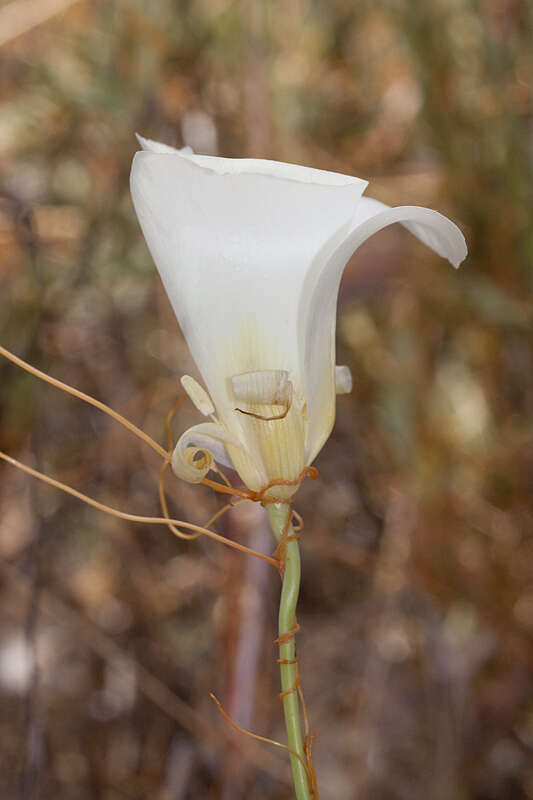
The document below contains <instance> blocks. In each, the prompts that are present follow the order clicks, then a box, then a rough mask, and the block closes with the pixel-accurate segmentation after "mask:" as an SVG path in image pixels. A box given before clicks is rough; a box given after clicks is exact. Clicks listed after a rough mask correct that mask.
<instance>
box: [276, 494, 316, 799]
mask: <svg viewBox="0 0 533 800" xmlns="http://www.w3.org/2000/svg"><path fill="white" fill-rule="evenodd" d="M266 510H267V514H268V518H269V520H270V526H271V528H272V531H273V533H274V536H275V537H276V539H277V541H278V543H279V541H280V539H281V536H282V534H283V529H284V528H285V525H286V524H287V516H288V515H289V514H290V506H289V505H288V504H287V503H271V504H269V505H267V506H266ZM293 533H294V530H293V527H292V523H291V525H290V527H289V531H288V535H289V536H291V535H292V534H293ZM286 547H287V549H286V557H285V574H284V576H283V585H282V588H281V599H280V604H279V628H278V630H279V636H280V639H281V641H282V643H281V644H280V646H279V657H280V659H281V660H283V661H292V660H293V659H294V658H295V652H296V648H295V645H294V636H292V637H290V638H288V641H285V642H284V641H283V637H284V635H285V634H287V633H289V632H290V631H292V630H293V628H294V623H295V619H296V616H295V613H296V603H297V602H298V594H299V592H300V550H299V547H298V540H297V539H291V540H290V541H288V542H287V546H286ZM280 672H281V688H282V691H283V692H288V691H289V690H290V689H292V688H293V687H294V686H295V685H296V681H297V678H298V668H297V665H296V664H280ZM283 711H284V713H285V727H286V729H287V741H288V744H289V747H291V748H292V749H293V750H294V751H295V752H296V753H298V754H299V755H300V756H301V758H302V759H303V762H304V764H305V763H306V759H305V753H304V747H303V741H302V732H301V728H300V703H299V698H298V692H296V691H293V692H290V693H289V694H287V695H285V697H284V698H283ZM290 759H291V768H292V776H293V780H294V789H295V792H296V797H297V800H311V792H310V789H309V781H308V779H307V772H306V770H305V768H304V766H303V764H302V762H301V761H300V759H299V758H297V757H296V756H294V755H292V754H291V756H290Z"/></svg>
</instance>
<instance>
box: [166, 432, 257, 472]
mask: <svg viewBox="0 0 533 800" xmlns="http://www.w3.org/2000/svg"><path fill="white" fill-rule="evenodd" d="M226 444H230V445H232V446H233V447H236V448H238V449H240V450H244V447H243V445H242V444H241V442H239V440H238V439H237V438H236V437H235V436H232V434H231V433H229V432H228V431H227V430H226V429H225V428H223V427H222V425H217V424H216V423H214V422H202V423H200V425H195V426H194V427H192V428H189V429H188V430H187V431H185V433H183V434H182V435H181V436H180V438H179V440H178V443H177V445H176V447H175V448H174V452H173V453H172V470H173V472H174V474H175V475H177V476H178V478H181V479H182V480H185V481H187V482H188V483H200V482H201V481H202V479H203V478H205V476H206V475H207V473H208V472H209V470H210V469H212V468H213V461H216V462H217V464H221V465H222V466H225V467H230V468H232V469H233V463H232V461H231V458H230V457H229V455H228V451H227V450H226V447H225V445H226ZM198 454H200V455H203V456H204V458H200V459H199V460H196V459H195V457H196V456H197V455H198Z"/></svg>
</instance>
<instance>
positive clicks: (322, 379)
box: [299, 198, 467, 463]
mask: <svg viewBox="0 0 533 800" xmlns="http://www.w3.org/2000/svg"><path fill="white" fill-rule="evenodd" d="M394 222H400V223H402V225H404V226H405V227H406V228H407V229H408V230H409V231H411V233H413V234H415V236H417V237H418V238H419V239H420V240H421V241H422V242H424V243H425V244H426V245H428V246H429V247H431V248H432V249H433V250H435V252H437V253H438V254H439V255H441V256H443V257H444V258H447V259H448V261H450V262H451V264H453V266H454V267H458V266H459V264H460V263H461V261H462V260H463V259H464V258H465V257H466V254H467V249H466V243H465V239H464V236H463V234H462V233H461V231H460V230H459V228H458V227H457V226H456V225H454V223H453V222H451V221H450V220H449V219H447V218H446V217H444V216H443V215H442V214H439V213H438V212H437V211H432V210H431V209H428V208H421V207H419V206H399V207H397V208H390V207H389V206H386V205H384V204H383V203H379V202H378V201H376V200H372V199H369V198H362V200H361V202H360V204H359V206H358V208H357V211H356V215H355V219H354V225H353V227H352V229H351V230H350V232H349V233H348V234H347V236H346V237H345V239H344V241H343V242H342V243H341V244H340V245H339V246H338V247H337V249H336V250H335V252H334V253H333V254H332V256H331V258H330V259H329V260H328V262H327V263H326V264H325V265H324V264H317V265H316V266H315V268H314V269H313V270H311V271H309V273H308V276H307V281H306V286H305V290H304V292H303V293H302V302H301V306H300V310H299V336H300V340H301V341H302V342H303V343H304V344H302V347H303V348H305V367H304V374H305V378H306V396H307V398H308V405H309V408H308V411H309V436H308V444H307V463H311V462H312V460H313V459H314V458H315V456H316V455H317V453H318V452H319V450H320V449H321V447H322V445H323V444H324V442H325V441H326V439H327V438H328V436H329V434H330V432H331V427H332V425H333V421H334V418H335V370H334V365H335V321H336V320H335V317H336V308H337V295H338V291H339V284H340V280H341V277H342V273H343V271H344V267H345V266H346V263H347V261H348V259H349V258H350V256H351V255H352V253H354V251H355V250H357V248H358V247H359V246H360V245H361V244H363V242H365V241H366V240H367V239H368V238H369V237H370V236H372V235H373V234H374V233H377V232H378V231H380V230H381V229H382V228H385V227H386V226H387V225H392V224H393V223H394Z"/></svg>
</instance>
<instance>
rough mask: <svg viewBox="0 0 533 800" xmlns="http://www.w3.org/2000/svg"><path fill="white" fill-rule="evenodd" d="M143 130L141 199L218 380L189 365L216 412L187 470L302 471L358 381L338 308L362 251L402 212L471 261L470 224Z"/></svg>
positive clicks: (343, 179) (185, 446) (180, 468)
mask: <svg viewBox="0 0 533 800" xmlns="http://www.w3.org/2000/svg"><path fill="white" fill-rule="evenodd" d="M139 141H140V143H141V145H142V147H143V151H142V152H138V153H136V155H135V158H134V160H133V166H132V171H131V191H132V196H133V201H134V204H135V209H136V211H137V216H138V218H139V221H140V224H141V227H142V230H143V233H144V236H145V238H146V241H147V243H148V246H149V248H150V251H151V253H152V256H153V258H154V261H155V263H156V265H157V268H158V270H159V272H160V274H161V278H162V280H163V283H164V285H165V288H166V291H167V294H168V296H169V298H170V302H171V303H172V306H173V308H174V311H175V313H176V316H177V318H178V321H179V323H180V325H181V328H182V331H183V333H184V335H185V338H186V340H187V343H188V345H189V348H190V351H191V354H192V356H193V358H194V360H195V362H196V365H197V367H198V369H199V371H200V374H201V376H202V378H203V381H204V383H205V386H206V387H207V392H208V393H207V392H206V391H205V390H204V389H202V387H200V386H199V384H198V383H197V382H196V381H194V380H193V379H192V378H188V377H186V378H185V379H184V388H185V389H186V391H187V392H188V394H189V396H190V397H191V399H192V400H193V402H194V403H195V405H196V407H197V408H198V410H199V411H201V412H202V413H203V414H204V415H206V416H207V417H209V418H210V419H211V422H204V423H203V424H201V425H197V426H195V427H194V428H191V429H190V430H189V431H187V432H186V433H185V434H184V435H183V436H182V437H181V439H180V441H179V442H178V445H177V447H176V450H175V452H174V458H173V467H174V471H175V472H176V473H177V474H178V475H180V476H181V477H184V478H186V479H187V480H191V481H200V480H201V479H202V478H203V477H204V475H205V474H206V473H207V471H208V470H209V468H210V467H211V466H212V464H213V458H214V459H215V460H216V461H217V462H218V463H220V464H222V465H226V466H233V467H234V468H235V469H236V470H237V472H238V473H239V475H240V477H241V478H242V480H243V482H244V483H245V484H246V486H248V487H249V488H250V489H252V490H254V491H258V490H260V489H262V488H263V487H264V486H265V485H266V484H268V483H270V482H271V481H274V480H286V481H291V480H293V481H294V480H296V479H297V478H298V476H299V475H300V474H301V473H302V470H303V469H304V467H306V466H308V465H310V464H311V463H312V462H313V460H314V458H315V457H316V455H317V453H318V452H319V450H320V449H321V448H322V446H323V444H324V442H325V441H326V439H327V438H328V436H329V434H330V432H331V428H332V426H333V422H334V419H335V394H336V392H337V393H340V392H343V393H344V392H349V391H350V390H351V375H350V373H349V370H348V368H347V367H335V317H336V305H337V294H338V289H339V284H340V280H341V277H342V273H343V270H344V267H345V265H346V262H347V261H348V259H349V258H350V256H351V255H352V253H353V252H354V251H355V250H356V249H357V248H358V247H359V245H361V244H362V243H363V242H364V241H365V240H366V239H368V237H369V236H372V234H374V233H376V232H377V231H379V230H381V228H384V227H385V226H386V225H390V224H392V223H393V222H401V223H402V224H403V225H404V226H405V227H406V228H407V229H408V230H409V231H411V232H412V233H413V234H415V235H416V236H417V237H418V238H419V239H421V241H423V242H424V243H425V244H427V245H428V246H429V247H431V248H432V249H433V250H435V251H436V252H437V253H438V254H439V255H441V256H443V257H444V258H447V259H448V260H449V261H450V262H451V263H452V264H453V265H454V266H455V267H458V266H459V264H460V263H461V261H462V260H463V259H464V258H465V256H466V252H467V251H466V244H465V240H464V237H463V235H462V233H461V232H460V231H459V229H458V228H457V227H456V226H455V225H454V224H453V223H452V222H450V220H448V219H447V218H446V217H443V216H442V215H441V214H439V213H438V212H436V211H431V210H430V209H427V208H420V207H418V206H401V207H398V208H389V207H388V206H386V205H384V204H383V203H379V202H378V201H376V200H371V199H370V198H366V197H362V194H363V191H364V190H365V188H366V186H367V183H366V181H363V180H360V179H359V178H353V177H349V176H347V175H341V174H338V173H334V172H324V171H322V170H316V169H310V168H306V167H301V166H296V165H294V164H282V163H279V162H275V161H264V160H257V159H228V158H215V157H212V156H201V155H195V154H193V153H192V152H191V151H190V149H189V150H188V151H179V150H174V149H173V148H171V147H167V146H166V145H162V144H159V143H157V142H152V141H149V140H146V139H141V138H140V139H139ZM198 450H200V451H201V452H198ZM294 490H295V487H283V490H280V489H276V492H275V494H276V496H280V495H282V493H283V491H284V492H285V496H288V495H290V494H291V493H292V492H293V491H294Z"/></svg>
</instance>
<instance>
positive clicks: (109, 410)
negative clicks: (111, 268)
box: [0, 345, 170, 461]
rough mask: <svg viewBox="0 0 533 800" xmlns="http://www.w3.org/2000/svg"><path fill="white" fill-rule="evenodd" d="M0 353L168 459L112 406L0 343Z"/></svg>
mask: <svg viewBox="0 0 533 800" xmlns="http://www.w3.org/2000/svg"><path fill="white" fill-rule="evenodd" d="M0 355H3V356H4V357H5V358H7V359H8V360H9V361H12V362H13V364H16V365H17V366H18V367H22V369H25V370H26V372H29V373H30V375H35V377H36V378H40V379H41V380H42V381H46V383H50V384H51V385H52V386H55V387H56V389H61V390H62V391H63V392H67V394H71V395H74V397H77V398H78V399H79V400H83V401H84V402H86V403H89V405H91V406H94V407H95V408H98V409H100V411H103V412H104V414H108V415H109V416H110V417H113V419H114V420H116V421H117V422H120V424H121V425H123V426H124V427H125V428H127V429H128V430H129V431H131V432H132V433H134V434H135V436H138V437H139V439H142V440H143V442H145V443H146V444H148V445H150V447H151V448H152V449H153V450H155V451H156V453H158V455H160V456H161V458H163V459H165V461H169V460H170V456H169V454H168V453H167V452H166V451H165V450H164V449H163V448H162V447H161V445H159V444H157V442H155V441H154V440H153V439H152V438H151V436H148V434H147V433H145V432H144V431H142V430H141V429H140V428H138V427H137V426H136V425H134V424H133V422H130V421H129V420H127V419H126V418H125V417H123V416H122V414H119V413H118V412H117V411H113V409H112V408H109V406H106V405H105V403H101V402H100V400H96V399H95V398H94V397H91V396H90V395H88V394H85V392H80V390H79V389H74V387H73V386H69V384H68V383H63V381H58V380H57V379H56V378H52V377H51V376H50V375H47V374H46V372H41V370H40V369H37V368H36V367H32V365H31V364H28V363H27V362H26V361H23V360H22V359H21V358H19V357H18V356H16V355H14V354H13V353H10V352H9V350H6V348H5V347H2V346H1V345H0Z"/></svg>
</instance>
